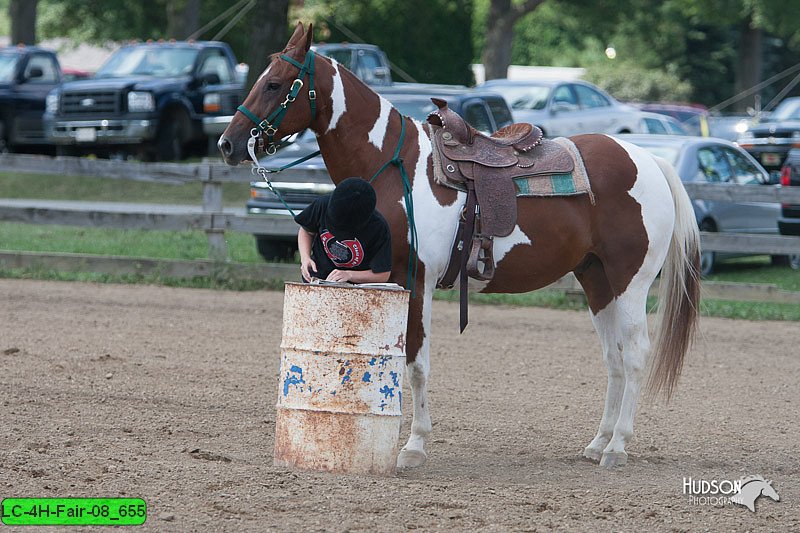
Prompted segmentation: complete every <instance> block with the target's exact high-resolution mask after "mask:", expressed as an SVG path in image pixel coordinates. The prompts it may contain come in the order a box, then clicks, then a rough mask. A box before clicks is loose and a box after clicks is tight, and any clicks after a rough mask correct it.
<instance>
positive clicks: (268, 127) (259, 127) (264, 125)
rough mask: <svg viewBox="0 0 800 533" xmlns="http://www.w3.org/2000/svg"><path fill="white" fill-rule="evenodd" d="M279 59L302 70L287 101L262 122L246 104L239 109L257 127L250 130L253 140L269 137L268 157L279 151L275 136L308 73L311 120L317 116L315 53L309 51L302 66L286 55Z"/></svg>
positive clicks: (287, 96)
mask: <svg viewBox="0 0 800 533" xmlns="http://www.w3.org/2000/svg"><path fill="white" fill-rule="evenodd" d="M279 57H280V58H281V59H283V60H284V61H286V62H288V63H291V64H292V65H294V66H296V67H297V68H299V69H300V73H299V74H298V75H297V78H296V79H295V80H294V81H293V82H292V87H291V89H290V90H289V94H288V95H286V99H285V100H284V101H283V102H282V103H281V104H280V105H279V106H278V108H277V109H275V111H273V112H272V113H271V114H270V115H269V116H268V117H267V118H265V119H263V120H260V119H259V118H258V116H256V115H255V114H254V113H253V112H251V111H250V110H249V109H247V108H246V107H245V106H244V104H242V105H240V106H239V107H237V109H238V110H239V111H241V112H242V114H243V115H244V116H246V117H247V118H249V119H250V120H252V121H253V123H255V125H256V127H255V128H253V129H252V130H250V136H251V137H252V138H253V139H256V138H259V139H261V136H262V135H264V134H266V135H267V142H268V146H267V148H266V152H267V154H268V155H273V154H274V153H275V152H276V151H277V149H278V147H277V144H276V143H275V134H276V133H277V132H278V126H280V124H281V121H282V120H283V117H284V116H285V115H286V111H287V110H288V109H289V105H290V104H291V103H292V102H294V101H295V100H296V99H297V94H298V93H299V92H300V89H302V88H303V78H305V76H306V73H308V99H309V101H310V104H311V120H314V119H315V118H316V116H317V92H316V91H315V90H314V51H313V50H309V51H308V52H307V53H306V59H305V61H304V62H303V63H302V64H301V63H298V62H297V61H295V60H294V59H292V58H291V57H289V56H287V55H286V54H281V55H280V56H279ZM262 142H263V141H262Z"/></svg>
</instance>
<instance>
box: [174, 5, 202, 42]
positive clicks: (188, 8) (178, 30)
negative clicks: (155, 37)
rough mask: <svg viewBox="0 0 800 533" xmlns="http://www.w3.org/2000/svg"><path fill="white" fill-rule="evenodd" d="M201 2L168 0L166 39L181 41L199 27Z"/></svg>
mask: <svg viewBox="0 0 800 533" xmlns="http://www.w3.org/2000/svg"><path fill="white" fill-rule="evenodd" d="M201 4H202V0H168V2H167V37H169V38H171V39H178V40H183V39H186V38H187V37H189V36H190V35H191V34H192V33H193V32H194V31H195V30H197V29H198V28H199V27H200V8H201Z"/></svg>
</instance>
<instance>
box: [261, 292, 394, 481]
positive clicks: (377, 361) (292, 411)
mask: <svg viewBox="0 0 800 533" xmlns="http://www.w3.org/2000/svg"><path fill="white" fill-rule="evenodd" d="M408 299H409V292H408V291H406V290H403V289H402V288H401V287H399V286H396V285H346V284H333V285H331V284H319V285H317V284H302V283H287V284H286V288H285V296H284V305H283V335H282V339H281V368H280V378H279V383H278V404H277V415H276V418H275V465H276V466H284V467H290V468H296V469H300V470H315V471H326V472H336V473H354V474H374V475H393V474H394V472H395V463H396V455H397V443H398V440H399V437H400V424H401V420H402V411H401V406H402V399H403V392H402V388H403V372H404V369H405V344H406V339H405V337H406V322H407V315H408Z"/></svg>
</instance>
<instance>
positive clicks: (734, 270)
mask: <svg viewBox="0 0 800 533" xmlns="http://www.w3.org/2000/svg"><path fill="white" fill-rule="evenodd" d="M707 279H708V281H726V282H732V283H769V284H772V285H776V286H777V287H778V288H779V289H783V290H785V291H800V271H798V270H792V269H791V268H789V267H785V266H772V264H771V262H770V258H769V256H768V255H759V256H751V257H740V258H736V259H728V260H724V261H723V262H721V263H719V264H718V265H717V266H716V271H715V272H714V273H713V274H712V275H710V276H709V277H708V278H707Z"/></svg>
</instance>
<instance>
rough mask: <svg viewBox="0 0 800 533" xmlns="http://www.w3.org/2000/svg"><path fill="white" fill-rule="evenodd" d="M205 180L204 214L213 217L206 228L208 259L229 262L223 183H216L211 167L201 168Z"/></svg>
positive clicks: (202, 177)
mask: <svg viewBox="0 0 800 533" xmlns="http://www.w3.org/2000/svg"><path fill="white" fill-rule="evenodd" d="M200 174H201V179H202V180H203V212H204V213H209V214H210V215H211V224H210V226H209V227H207V228H206V230H205V231H206V236H207V237H208V258H209V259H213V260H214V261H227V260H228V243H227V242H226V241H225V228H224V227H222V226H221V225H222V224H224V220H225V217H224V215H223V213H222V182H220V181H215V180H214V177H213V174H212V169H211V165H209V164H208V163H205V164H203V165H202V166H201V167H200Z"/></svg>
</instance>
